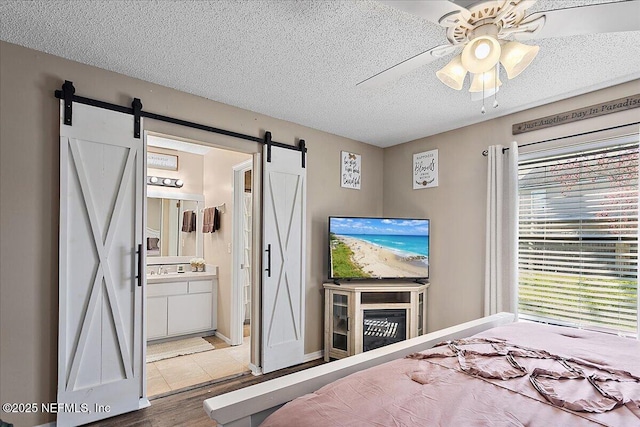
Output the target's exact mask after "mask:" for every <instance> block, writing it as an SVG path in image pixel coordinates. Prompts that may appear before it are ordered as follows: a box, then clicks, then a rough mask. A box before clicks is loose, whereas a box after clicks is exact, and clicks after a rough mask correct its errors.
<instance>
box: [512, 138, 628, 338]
mask: <svg viewBox="0 0 640 427" xmlns="http://www.w3.org/2000/svg"><path fill="white" fill-rule="evenodd" d="M626 141H632V142H625V143H617V144H616V145H613V146H611V145H608V146H606V147H599V148H593V147H591V148H590V149H588V150H583V151H581V152H574V153H568V154H567V153H564V154H557V155H547V156H545V157H537V158H535V159H528V160H527V159H525V160H521V161H520V165H519V177H518V181H519V247H518V270H519V284H518V310H519V313H520V316H521V317H523V318H529V319H534V320H542V321H547V322H551V323H557V324H569V325H574V326H579V327H584V328H591V329H599V330H606V331H615V332H617V333H621V334H625V335H635V336H637V334H638V142H637V136H635V137H634V138H631V139H630V138H627V140H626Z"/></svg>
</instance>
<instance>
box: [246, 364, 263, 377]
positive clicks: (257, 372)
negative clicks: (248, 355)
mask: <svg viewBox="0 0 640 427" xmlns="http://www.w3.org/2000/svg"><path fill="white" fill-rule="evenodd" d="M249 369H251V374H252V375H253V376H254V377H257V376H258V375H262V368H261V367H259V366H256V365H254V364H253V363H249Z"/></svg>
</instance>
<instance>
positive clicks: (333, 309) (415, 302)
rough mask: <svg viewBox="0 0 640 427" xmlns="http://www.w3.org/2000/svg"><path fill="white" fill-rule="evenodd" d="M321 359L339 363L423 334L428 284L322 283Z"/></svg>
mask: <svg viewBox="0 0 640 427" xmlns="http://www.w3.org/2000/svg"><path fill="white" fill-rule="evenodd" d="M323 286H324V289H325V327H324V347H325V354H324V358H325V360H326V361H327V362H328V361H329V360H330V359H332V358H333V359H341V358H343V357H347V356H351V355H354V354H357V353H362V352H363V351H367V350H371V349H373V348H378V347H382V346H384V345H388V344H391V343H393V342H397V341H401V340H404V339H408V338H413V337H417V336H419V335H422V334H424V333H426V330H427V289H428V288H429V284H428V283H417V282H408V281H407V282H381V283H372V282H358V281H354V282H349V283H324V284H323Z"/></svg>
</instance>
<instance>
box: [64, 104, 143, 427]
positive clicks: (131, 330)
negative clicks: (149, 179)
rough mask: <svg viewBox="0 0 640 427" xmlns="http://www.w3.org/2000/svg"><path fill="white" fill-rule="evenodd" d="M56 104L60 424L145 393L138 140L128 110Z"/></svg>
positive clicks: (95, 415) (135, 402)
mask: <svg viewBox="0 0 640 427" xmlns="http://www.w3.org/2000/svg"><path fill="white" fill-rule="evenodd" d="M62 103H63V101H61V104H60V106H61V109H60V114H61V118H60V266H59V268H60V277H59V279H60V281H59V331H58V404H59V412H58V419H57V425H58V426H59V427H60V426H71V425H79V424H85V423H88V422H92V421H97V420H100V419H104V418H108V417H112V416H114V415H118V414H121V413H125V412H129V411H132V410H136V409H138V408H139V404H140V403H139V402H140V399H141V394H142V379H141V378H142V369H143V365H142V353H141V352H142V298H141V295H142V288H141V287H140V285H141V282H138V279H137V278H136V275H137V274H138V273H139V272H138V268H139V265H138V256H141V255H139V254H138V253H137V251H138V250H139V248H140V246H139V245H141V244H142V206H143V205H142V204H143V194H144V188H143V184H144V179H143V167H144V163H143V154H144V150H143V142H142V139H135V138H134V137H133V116H131V115H128V114H123V113H118V112H113V111H109V110H105V109H100V108H96V107H90V106H86V105H82V104H78V103H74V104H73V125H72V126H66V125H64V121H63V117H62V116H63V110H64V108H63V104H62Z"/></svg>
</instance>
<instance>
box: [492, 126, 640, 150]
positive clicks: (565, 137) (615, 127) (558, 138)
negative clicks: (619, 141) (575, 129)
mask: <svg viewBox="0 0 640 427" xmlns="http://www.w3.org/2000/svg"><path fill="white" fill-rule="evenodd" d="M637 124H640V122H633V123H626V124H624V125H618V126H611V127H608V128H604V129H596V130H590V131H587V132H581V133H575V134H573V135H566V136H559V137H557V138H550V139H545V140H542V141H536V142H530V143H528V144H522V145H518V148H521V147H528V146H530V145H536V144H542V143H544V142H551V141H558V140H560V139H567V138H573V137H574V136H582V135H589V134H591V133H596V132H603V131H606V130H612V129H618V128H622V127H625V126H632V125H637ZM508 149H509V147H505V148H503V149H502V152H503V153H504V152H505V151H507V150H508ZM482 155H483V156H485V157H487V156H488V155H489V151H488V150H484V151H483V152H482Z"/></svg>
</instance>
